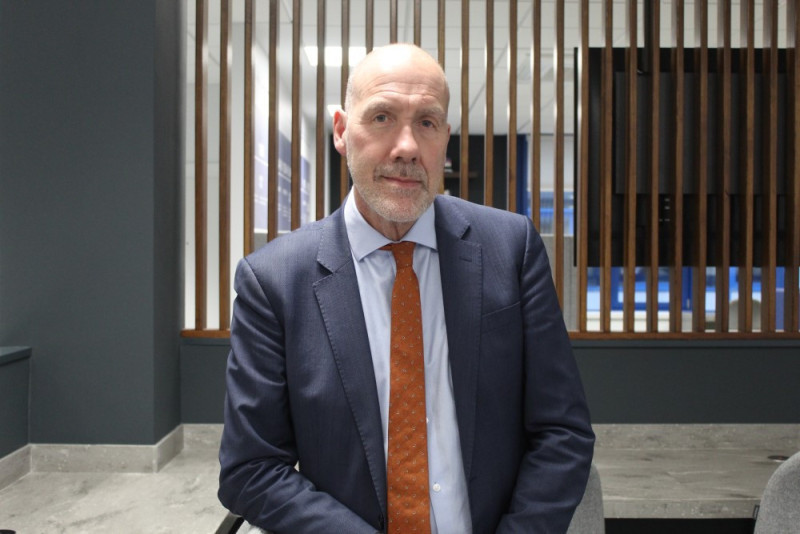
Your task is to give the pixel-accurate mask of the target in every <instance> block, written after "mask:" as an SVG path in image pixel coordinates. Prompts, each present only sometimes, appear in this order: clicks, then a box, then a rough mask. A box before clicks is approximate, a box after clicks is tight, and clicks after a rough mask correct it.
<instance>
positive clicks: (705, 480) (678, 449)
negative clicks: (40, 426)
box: [0, 425, 800, 534]
mask: <svg viewBox="0 0 800 534" xmlns="http://www.w3.org/2000/svg"><path fill="white" fill-rule="evenodd" d="M798 429H800V427H799V426H798V425H680V426H674V425H597V426H596V427H595V430H596V431H597V433H598V446H597V449H596V453H595V465H597V467H598V471H599V473H600V479H601V483H602V487H603V501H604V509H605V516H606V517H610V518H621V517H625V518H632V517H642V518H747V517H750V516H751V515H752V512H753V507H754V506H755V505H756V504H758V502H759V500H760V497H761V493H762V492H763V489H764V487H765V485H766V482H767V480H768V479H769V476H770V475H771V474H772V472H773V471H774V470H775V469H776V468H777V466H778V465H779V463H778V462H776V461H774V460H771V459H770V458H769V457H770V456H773V455H785V456H790V455H791V454H792V453H793V452H795V451H797V450H798V448H799V447H798V445H800V439H798V438H799V437H800V432H798ZM214 432H217V430H214ZM214 432H212V433H211V434H212V435H215V434H214ZM217 471H218V462H217V450H216V441H215V440H214V439H205V440H200V441H195V440H187V442H186V445H185V448H184V450H183V451H182V452H181V453H180V454H179V455H178V456H177V457H176V458H175V459H173V460H172V461H171V462H169V463H168V464H167V465H166V466H165V467H164V468H163V469H161V470H160V471H159V472H158V473H151V474H122V473H80V472H78V473H61V472H32V473H29V474H28V475H26V476H24V477H23V478H21V479H20V480H18V481H17V482H15V483H13V484H11V485H10V486H8V487H6V488H5V489H3V490H0V530H2V529H10V530H15V531H16V532H17V534H50V533H70V534H73V533H106V532H109V533H110V532H113V533H184V532H185V533H213V532H214V531H215V530H216V527H217V526H218V525H219V523H220V522H221V520H222V518H223V517H224V516H225V510H224V509H223V508H222V506H221V505H220V504H219V502H218V501H217V498H216V488H217Z"/></svg>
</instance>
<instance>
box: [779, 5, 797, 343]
mask: <svg viewBox="0 0 800 534" xmlns="http://www.w3.org/2000/svg"><path fill="white" fill-rule="evenodd" d="M798 7H800V6H798V0H787V14H786V20H787V25H786V41H787V48H788V52H789V54H788V61H787V70H788V74H789V76H788V79H789V81H788V84H787V85H788V87H787V94H789V95H794V97H793V98H788V99H787V100H788V102H789V114H788V119H787V128H786V131H787V134H788V140H787V143H786V151H787V154H788V161H787V171H786V240H787V243H788V245H787V247H786V270H785V273H786V274H785V277H784V283H783V286H784V294H783V295H784V301H783V311H784V316H783V328H784V330H785V331H786V332H797V331H798V323H800V320H799V319H800V318H799V317H798V316H800V313H798V307H800V304H799V303H800V294H798V268H800V213H798V211H800V210H799V209H798V207H799V206H800V102H798V95H800V53H798V51H799V50H800V9H798Z"/></svg>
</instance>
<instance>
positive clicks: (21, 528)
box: [0, 446, 225, 534]
mask: <svg viewBox="0 0 800 534" xmlns="http://www.w3.org/2000/svg"><path fill="white" fill-rule="evenodd" d="M218 472H219V463H218V461H217V451H216V450H215V449H213V448H210V447H191V446H187V447H186V448H185V449H184V450H183V451H182V452H181V453H180V454H179V455H178V456H177V457H175V459H173V460H172V461H171V462H170V463H169V464H167V465H166V466H165V467H164V468H163V469H162V470H161V471H159V472H158V473H147V474H146V473H36V472H32V473H29V474H27V475H26V476H24V477H23V478H21V479H20V480H18V481H17V482H15V483H14V484H12V485H10V486H8V487H6V488H5V489H3V490H2V491H0V530H2V529H10V530H14V531H16V532H17V534H51V533H53V534H56V533H69V534H73V533H74V534H81V533H131V534H133V533H136V534H138V533H164V534H166V533H169V534H173V533H184V532H185V533H198V534H199V533H213V532H214V531H215V530H216V527H217V525H219V523H220V522H221V521H222V518H223V517H224V516H225V510H224V509H223V508H222V505H221V504H220V503H219V501H218V500H217V496H216V489H217V476H218Z"/></svg>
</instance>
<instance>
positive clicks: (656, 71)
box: [644, 2, 661, 332]
mask: <svg viewBox="0 0 800 534" xmlns="http://www.w3.org/2000/svg"><path fill="white" fill-rule="evenodd" d="M644 5H645V20H646V21H647V23H646V29H645V43H646V44H645V49H646V54H647V56H648V58H647V63H648V65H649V72H650V80H651V84H650V91H651V93H650V97H651V98H650V102H649V105H650V114H649V117H648V124H649V126H650V135H649V136H648V137H649V141H650V143H649V146H648V147H647V155H648V158H649V163H650V169H649V172H648V173H647V174H648V176H649V178H650V180H649V186H648V190H649V192H650V199H649V200H650V205H649V207H648V210H647V211H648V214H649V217H648V220H647V233H648V239H647V241H648V243H649V246H648V249H649V250H648V251H647V255H648V259H647V271H646V272H647V277H646V292H647V297H646V302H647V331H648V332H658V265H659V258H658V245H659V242H658V241H659V240H658V220H659V213H658V208H659V183H658V182H659V157H660V154H659V143H660V142H661V124H660V122H659V121H660V117H659V106H660V98H661V95H660V93H661V87H660V84H661V2H645V4H644Z"/></svg>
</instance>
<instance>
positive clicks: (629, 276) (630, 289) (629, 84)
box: [622, 0, 639, 332]
mask: <svg viewBox="0 0 800 534" xmlns="http://www.w3.org/2000/svg"><path fill="white" fill-rule="evenodd" d="M625 14H626V16H625V24H626V33H627V36H628V47H627V48H626V49H625V83H626V91H625V130H626V136H625V163H624V167H625V208H624V210H623V211H624V214H623V216H624V221H625V223H624V224H625V228H624V231H623V236H624V237H623V239H624V241H625V242H624V248H623V254H624V259H623V266H622V268H623V277H622V282H623V297H622V308H623V312H622V313H623V315H622V322H623V327H622V329H623V330H624V331H625V332H633V330H634V312H635V307H636V303H635V291H634V290H635V281H636V179H637V176H636V159H637V155H638V154H637V150H636V142H637V136H638V132H637V127H636V125H637V113H636V111H637V105H638V104H637V87H636V83H637V72H638V68H639V67H638V63H639V61H638V48H637V47H638V44H637V43H638V32H637V29H638V20H639V19H638V10H637V0H626V10H625Z"/></svg>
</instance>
